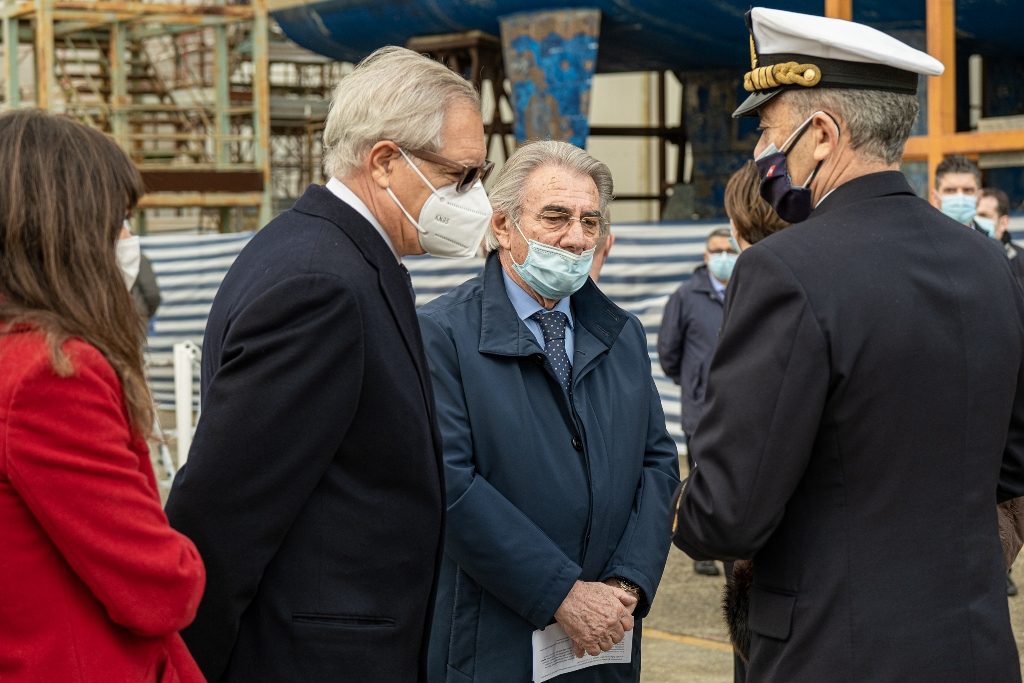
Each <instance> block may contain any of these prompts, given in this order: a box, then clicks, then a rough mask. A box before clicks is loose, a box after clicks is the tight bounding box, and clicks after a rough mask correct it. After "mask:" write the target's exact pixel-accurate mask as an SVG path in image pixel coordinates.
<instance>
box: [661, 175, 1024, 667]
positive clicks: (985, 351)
mask: <svg viewBox="0 0 1024 683" xmlns="http://www.w3.org/2000/svg"><path fill="white" fill-rule="evenodd" d="M1022 319H1024V311H1022V303H1021V297H1020V296H1019V295H1018V294H1017V289H1016V284H1015V283H1014V278H1013V275H1012V274H1011V272H1010V268H1009V265H1008V264H1007V260H1006V258H1005V257H1004V256H1003V255H1002V254H1001V253H1000V252H999V250H997V249H993V248H992V244H991V240H989V239H988V238H986V237H985V236H983V235H980V234H978V233H976V232H974V231H972V230H964V228H963V226H962V225H959V224H957V223H955V222H954V221H952V220H950V219H948V218H946V217H944V216H942V215H941V214H940V213H939V212H938V211H936V210H935V209H933V208H932V207H930V206H929V205H928V204H927V203H926V202H925V201H923V200H921V199H919V198H917V197H915V196H914V195H913V192H912V190H911V189H910V186H909V185H908V184H907V182H906V180H905V179H904V178H903V177H902V176H901V175H900V174H899V173H896V172H887V173H877V174H872V175H868V176H865V177H862V178H858V179H856V180H853V181H851V182H848V183H846V184H844V185H842V186H840V187H839V188H838V189H837V190H835V192H833V193H832V194H831V195H829V196H828V197H827V198H826V199H825V201H824V202H822V203H821V204H820V205H819V206H818V208H816V209H815V211H814V213H813V214H812V215H811V217H810V218H809V219H808V220H807V221H805V222H804V223H802V224H799V225H796V226H793V227H790V228H788V229H786V230H783V231H781V232H779V233H776V234H775V235H772V236H771V237H769V238H767V239H765V240H764V241H762V242H760V243H758V244H757V245H756V246H754V247H752V248H751V249H749V250H747V251H745V252H744V253H743V255H742V256H741V257H740V259H739V262H738V263H737V267H736V271H735V273H734V275H733V279H732V281H731V282H730V285H729V293H728V301H727V304H726V314H725V323H724V326H723V330H722V337H721V341H720V343H719V347H718V351H717V352H716V355H715V358H714V360H713V362H712V366H711V375H710V380H709V389H708V403H707V410H706V412H705V413H704V417H703V420H702V421H701V424H700V426H699V427H698V428H697V433H696V435H695V437H694V441H695V444H696V450H697V452H699V453H700V454H701V461H700V464H699V465H698V467H697V470H696V472H695V473H694V474H693V475H692V476H691V477H690V479H689V481H688V483H687V485H686V488H685V489H684V492H683V495H682V498H681V501H680V508H679V515H678V525H679V526H678V529H677V532H676V535H675V540H676V543H677V544H678V545H679V546H680V547H682V548H683V549H684V550H685V551H686V552H687V553H689V554H691V555H692V556H694V557H698V558H700V557H704V558H706V557H715V558H722V559H726V558H728V559H732V558H749V557H753V558H754V585H753V589H752V592H751V603H750V616H749V626H750V628H751V630H752V631H753V636H752V642H751V653H750V654H751V659H750V668H749V672H750V678H749V680H754V681H759V682H760V681H784V682H785V683H797V682H802V681H808V682H815V683H817V682H819V681H830V682H835V681H871V682H872V683H880V682H884V681H900V682H901V683H906V682H908V681H1017V680H1020V669H1019V665H1018V658H1017V649H1016V646H1015V644H1014V640H1013V635H1012V633H1011V630H1010V621H1009V614H1008V610H1007V603H1006V586H1005V581H1006V580H1005V571H1006V570H1005V567H1004V566H1003V560H1002V554H1001V549H1000V543H999V537H998V533H997V525H996V512H995V510H996V507H995V504H996V502H997V501H1001V500H1005V499H1007V498H1011V497H1016V496H1020V495H1024V377H1022V369H1024V364H1022V360H1024V324H1022ZM1008 432H1009V436H1007V433H1008Z"/></svg>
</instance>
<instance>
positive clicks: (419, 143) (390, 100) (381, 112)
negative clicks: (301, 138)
mask: <svg viewBox="0 0 1024 683" xmlns="http://www.w3.org/2000/svg"><path fill="white" fill-rule="evenodd" d="M458 102H466V103H467V104H470V105H472V106H473V107H475V108H476V109H477V110H479V109H480V95H479V94H478V93H477V91H476V89H475V88H474V87H473V85H472V84H471V83H470V82H469V81H467V80H466V79H464V78H463V77H462V76H460V75H458V74H457V73H455V72H454V71H452V70H451V69H449V68H448V67H446V66H444V65H443V64H441V63H439V62H436V61H434V60H433V59H430V58H429V57H427V56H425V55H421V54H417V53H416V52H413V51H411V50H407V49H405V48H404V47H396V46H394V45H389V46H387V47H382V48H380V49H379V50H376V51H375V52H373V54H371V55H370V56H368V57H367V58H366V59H364V60H363V61H361V62H359V64H358V65H356V67H355V69H353V70H352V71H351V72H350V73H348V74H347V75H345V76H344V77H343V78H342V79H341V81H340V82H339V83H338V86H337V88H335V91H334V99H333V100H332V101H331V110H330V112H329V113H328V114H327V122H326V125H325V127H324V171H326V172H327V175H328V176H335V177H338V178H342V177H344V176H346V175H348V174H349V173H351V172H352V171H354V170H356V169H357V168H359V166H360V165H362V163H363V158H364V157H365V156H366V154H367V152H369V150H370V148H371V147H373V146H374V145H375V144H377V143H378V142H379V141H381V140H393V141H394V142H396V143H398V145H399V146H401V147H404V148H406V149H421V150H425V151H428V152H436V151H438V150H439V149H440V148H441V147H442V146H443V140H442V139H441V131H442V128H443V127H444V117H445V114H446V113H447V111H448V109H449V108H450V107H451V106H452V105H453V104H456V103H458Z"/></svg>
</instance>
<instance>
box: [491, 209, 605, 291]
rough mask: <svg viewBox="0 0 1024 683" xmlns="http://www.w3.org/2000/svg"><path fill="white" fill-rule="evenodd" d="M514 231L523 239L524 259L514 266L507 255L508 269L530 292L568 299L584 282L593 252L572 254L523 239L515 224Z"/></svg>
mask: <svg viewBox="0 0 1024 683" xmlns="http://www.w3.org/2000/svg"><path fill="white" fill-rule="evenodd" d="M514 225H515V226H516V230H518V231H519V234H520V235H523V239H524V240H526V244H527V251H526V259H524V260H523V262H522V264H519V263H516V262H515V259H513V258H512V254H511V252H510V253H509V260H510V261H511V262H512V268H513V269H514V270H515V271H516V272H517V273H518V274H519V277H521V278H523V282H525V283H526V284H528V285H529V286H530V288H531V289H533V291H535V292H537V294H540V295H541V296H542V297H544V298H545V299H552V300H560V299H564V298H565V297H567V296H571V295H572V294H574V293H575V292H576V291H578V290H579V288H580V287H582V286H583V285H584V284H586V282H587V277H588V276H589V275H590V265H591V264H592V263H593V262H594V249H587V250H586V251H584V252H583V253H581V254H574V253H572V252H571V251H566V250H565V249H559V248H558V247H553V246H551V245H550V244H544V243H543V242H538V241H537V240H531V239H527V237H526V235H524V234H523V230H522V228H520V227H519V224H518V223H514Z"/></svg>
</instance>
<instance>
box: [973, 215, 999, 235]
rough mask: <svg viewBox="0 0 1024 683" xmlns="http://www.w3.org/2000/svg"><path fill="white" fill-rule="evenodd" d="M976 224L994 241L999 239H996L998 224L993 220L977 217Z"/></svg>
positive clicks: (975, 218)
mask: <svg viewBox="0 0 1024 683" xmlns="http://www.w3.org/2000/svg"><path fill="white" fill-rule="evenodd" d="M974 224H975V225H977V226H978V227H979V228H981V231H982V232H983V233H985V234H986V235H988V236H989V237H991V238H992V239H994V240H997V239H999V238H998V237H996V222H995V221H994V220H992V219H991V218H985V217H984V216H975V217H974Z"/></svg>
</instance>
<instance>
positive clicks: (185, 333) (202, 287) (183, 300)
mask: <svg viewBox="0 0 1024 683" xmlns="http://www.w3.org/2000/svg"><path fill="white" fill-rule="evenodd" d="M250 237H252V233H251V232H244V233H230V234H226V235H218V234H214V235H209V234H207V235H194V234H189V235H182V234H175V235H152V236H150V235H146V236H143V237H142V238H141V240H140V242H141V243H142V250H143V252H145V254H146V256H148V257H149V260H150V261H152V262H153V272H154V273H155V274H156V281H157V284H158V285H159V286H160V297H161V303H160V308H159V309H158V310H157V312H156V318H155V319H154V321H153V327H152V329H151V330H150V334H149V345H148V349H147V364H148V368H147V369H148V374H149V384H150V388H151V389H152V391H153V396H154V398H156V402H157V405H158V406H160V407H161V408H167V409H172V408H174V345H175V344H177V343H178V342H184V341H191V342H193V343H195V344H196V345H197V346H198V345H201V344H202V342H203V331H204V330H205V329H206V317H207V315H209V313H210V305H211V304H212V303H213V296H214V294H216V293H217V288H218V287H220V281H221V280H222V279H224V274H225V273H227V272H228V268H230V267H231V264H232V263H234V261H235V257H236V256H238V252H239V251H241V250H242V247H244V246H245V245H246V243H247V242H248V241H249V238H250ZM194 384H195V391H194V392H193V395H194V396H196V397H198V396H199V368H198V367H196V368H195V372H194Z"/></svg>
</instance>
